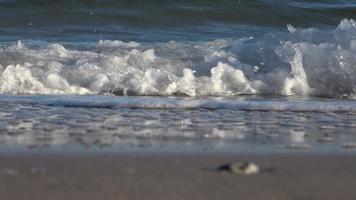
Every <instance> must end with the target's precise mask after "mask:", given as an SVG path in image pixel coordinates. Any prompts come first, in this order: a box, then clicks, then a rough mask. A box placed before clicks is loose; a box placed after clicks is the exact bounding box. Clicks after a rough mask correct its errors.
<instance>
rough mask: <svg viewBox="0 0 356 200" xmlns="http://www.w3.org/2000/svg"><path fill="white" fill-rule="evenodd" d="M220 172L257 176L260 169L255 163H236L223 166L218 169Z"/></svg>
mask: <svg viewBox="0 0 356 200" xmlns="http://www.w3.org/2000/svg"><path fill="white" fill-rule="evenodd" d="M217 170H218V171H227V172H231V173H234V174H240V175H252V174H257V173H258V172H259V171H260V169H259V167H258V165H257V164H255V163H253V162H244V163H240V162H236V163H228V164H224V165H221V166H220V167H218V169H217Z"/></svg>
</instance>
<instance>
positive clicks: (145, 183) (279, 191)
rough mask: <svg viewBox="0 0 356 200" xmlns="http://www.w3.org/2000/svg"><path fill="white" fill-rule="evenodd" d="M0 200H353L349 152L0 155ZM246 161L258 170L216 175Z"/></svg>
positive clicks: (353, 160)
mask: <svg viewBox="0 0 356 200" xmlns="http://www.w3.org/2000/svg"><path fill="white" fill-rule="evenodd" d="M0 159H1V162H0V170H1V171H0V199H11V200H26V199H28V200H34V199H36V200H41V199H46V200H48V199H51V200H56V199H61V200H63V199H66V200H71V199H76V200H84V199H85V200H90V199H98V200H99V199H106V200H111V199H113V200H114V199H115V200H117V199H140V200H142V199H170V200H173V199H194V200H199V199H247V200H248V199H251V200H272V199H273V200H278V199H281V200H288V199H298V200H303V199H313V200H316V199H320V200H327V199H330V200H334V199H343V200H347V199H355V198H356V190H355V189H354V188H355V185H356V167H355V166H356V156H355V155H352V154H337V155H325V154H308V153H288V154H266V155H261V154H258V155H254V154H250V155H241V154H208V153H207V154H174V153H168V154H164V153H160V154H157V153H156V154H152V155H150V154H148V153H145V154H140V153H135V154H133V153H132V154H121V153H111V154H110V153H103V154H100V153H93V154H75V155H69V154H55V153H41V154H34V153H32V154H22V155H16V154H1V155H0ZM231 161H253V162H255V163H257V164H258V165H259V166H260V168H262V172H261V173H259V174H255V175H249V176H243V175H236V174H231V173H228V172H218V171H216V168H217V167H218V166H219V165H221V164H224V163H226V162H231Z"/></svg>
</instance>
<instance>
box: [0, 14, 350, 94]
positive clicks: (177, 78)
mask: <svg viewBox="0 0 356 200" xmlns="http://www.w3.org/2000/svg"><path fill="white" fill-rule="evenodd" d="M287 29H288V32H285V33H269V34H266V35H264V36H263V37H258V38H253V37H246V38H240V39H236V40H232V39H218V40H214V41H210V42H174V41H171V42H167V43H139V42H123V41H117V40H115V41H114V40H112V41H110V40H101V41H99V43H98V44H97V45H95V46H94V47H90V46H89V47H88V46H86V47H80V46H75V45H74V46H73V45H64V44H58V43H50V44H46V45H36V44H26V43H22V42H21V41H18V42H17V43H14V44H12V45H7V46H3V47H1V49H0V92H1V93H3V94H115V95H155V96H156V95H158V96H172V95H174V96H177V95H178V96H192V97H194V96H195V97H197V96H236V95H285V96H289V95H293V96H322V97H333V98H354V96H355V94H356V22H355V21H354V20H347V19H345V20H343V21H341V22H340V24H339V25H338V26H337V28H336V29H334V30H325V29H320V30H318V29H316V28H309V29H300V28H295V27H293V26H292V25H288V26H287Z"/></svg>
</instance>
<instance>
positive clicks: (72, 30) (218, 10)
mask: <svg viewBox="0 0 356 200" xmlns="http://www.w3.org/2000/svg"><path fill="white" fill-rule="evenodd" d="M345 18H350V19H352V18H356V3H355V1H353V0H317V1H312V2H311V1H304V0H219V1H218V0H121V1H120V0H117V1H114V0H106V1H105V0H90V1H86V0H85V1H84V0H58V1H46V0H32V1H31V0H2V1H0V40H1V41H2V42H3V41H16V40H45V41H62V42H63V41H76V42H78V41H98V40H100V39H110V40H124V41H131V40H133V41H149V42H152V41H154V42H157V41H161V42H162V41H169V40H175V41H182V40H191V41H197V40H212V39H216V38H239V37H242V36H256V35H264V34H266V33H270V32H276V31H283V30H285V26H286V25H287V24H292V25H294V26H298V27H305V28H306V27H323V28H330V29H333V28H335V26H336V25H337V24H338V23H339V22H340V21H341V20H342V19H345Z"/></svg>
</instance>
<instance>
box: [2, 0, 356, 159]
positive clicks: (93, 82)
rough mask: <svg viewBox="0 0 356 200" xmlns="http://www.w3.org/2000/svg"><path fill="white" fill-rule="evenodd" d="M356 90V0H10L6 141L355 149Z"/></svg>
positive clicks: (119, 147) (5, 31)
mask: <svg viewBox="0 0 356 200" xmlns="http://www.w3.org/2000/svg"><path fill="white" fill-rule="evenodd" d="M355 99H356V2H355V1H353V0H315V1H305V0H283V1H282V0H219V1H218V0H130V1H128V0H122V1H119V0H117V1H114V0H106V1H104V0H85V1H84V0H58V1H45V0H0V152H9V151H15V152H16V151H42V150H43V149H46V150H47V151H51V150H54V151H67V150H68V151H86V149H91V150H92V149H95V150H105V151H126V150H128V151H133V149H143V151H145V150H150V151H153V150H155V151H164V150H167V149H168V150H171V151H213V152H218V151H229V152H248V151H260V152H268V151H277V152H284V151H291V150H293V151H313V152H325V151H326V152H329V153H332V152H355V149H356V100H355ZM152 149H153V150H152ZM162 149H163V150H162Z"/></svg>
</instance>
